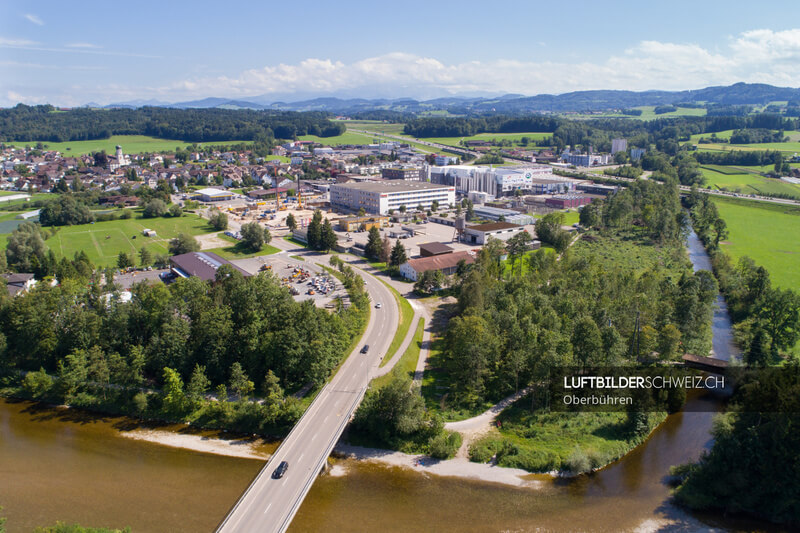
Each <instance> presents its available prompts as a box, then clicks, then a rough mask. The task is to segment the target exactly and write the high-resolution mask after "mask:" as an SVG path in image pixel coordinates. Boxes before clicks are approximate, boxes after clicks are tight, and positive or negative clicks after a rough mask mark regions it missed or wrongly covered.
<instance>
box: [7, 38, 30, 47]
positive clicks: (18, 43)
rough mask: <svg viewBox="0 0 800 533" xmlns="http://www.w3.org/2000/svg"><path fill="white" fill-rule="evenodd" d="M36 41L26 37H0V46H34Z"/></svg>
mask: <svg viewBox="0 0 800 533" xmlns="http://www.w3.org/2000/svg"><path fill="white" fill-rule="evenodd" d="M36 44H38V43H36V42H34V41H29V40H28V39H8V38H6V37H0V46H9V47H17V46H34V45H36Z"/></svg>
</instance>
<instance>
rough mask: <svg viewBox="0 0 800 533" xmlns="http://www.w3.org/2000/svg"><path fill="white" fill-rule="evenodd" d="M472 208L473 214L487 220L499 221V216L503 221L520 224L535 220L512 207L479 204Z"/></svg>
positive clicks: (531, 222) (530, 222)
mask: <svg viewBox="0 0 800 533" xmlns="http://www.w3.org/2000/svg"><path fill="white" fill-rule="evenodd" d="M472 210H473V211H474V212H475V216H477V217H479V218H487V219H489V220H496V221H498V222H499V221H500V218H501V217H502V219H503V222H510V223H512V224H519V225H521V226H524V225H526V224H533V223H534V222H536V219H534V218H533V217H532V216H530V215H526V214H524V213H520V212H519V211H514V210H513V209H503V208H501V207H489V206H485V205H480V206H475V207H473V209H472Z"/></svg>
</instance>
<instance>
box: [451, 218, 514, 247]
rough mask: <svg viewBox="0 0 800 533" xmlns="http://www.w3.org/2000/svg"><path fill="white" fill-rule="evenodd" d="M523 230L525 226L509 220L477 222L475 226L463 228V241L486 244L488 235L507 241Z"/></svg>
mask: <svg viewBox="0 0 800 533" xmlns="http://www.w3.org/2000/svg"><path fill="white" fill-rule="evenodd" d="M523 231H525V228H523V227H522V226H520V225H519V224H511V223H509V222H491V223H489V224H478V225H477V226H467V227H466V228H465V229H464V241H466V242H468V243H470V244H486V242H487V241H488V240H489V237H494V238H495V239H500V240H501V241H507V240H508V239H510V238H511V237H513V236H514V235H517V234H518V233H522V232H523Z"/></svg>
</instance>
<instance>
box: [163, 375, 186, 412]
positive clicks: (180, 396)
mask: <svg viewBox="0 0 800 533" xmlns="http://www.w3.org/2000/svg"><path fill="white" fill-rule="evenodd" d="M163 379H164V387H163V396H164V399H163V401H162V406H163V409H164V412H166V413H167V414H169V415H173V416H183V414H184V413H185V412H186V408H187V402H186V394H185V393H184V392H183V380H182V379H181V375H180V374H179V373H178V371H177V370H174V369H172V368H169V367H164V373H163Z"/></svg>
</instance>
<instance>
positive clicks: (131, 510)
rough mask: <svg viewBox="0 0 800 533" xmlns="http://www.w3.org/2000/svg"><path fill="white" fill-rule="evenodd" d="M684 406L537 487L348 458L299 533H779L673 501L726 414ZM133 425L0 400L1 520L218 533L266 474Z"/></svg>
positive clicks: (24, 527) (307, 510)
mask: <svg viewBox="0 0 800 533" xmlns="http://www.w3.org/2000/svg"><path fill="white" fill-rule="evenodd" d="M692 237H694V236H693V235H692V236H690V239H689V243H688V247H689V250H690V256H691V257H692V261H693V263H695V264H696V265H698V263H699V261H698V260H697V257H694V256H692V254H693V253H694V255H695V256H700V255H703V254H701V253H700V252H699V250H698V246H699V244H698V242H697V240H696V237H694V241H693V239H692ZM700 250H702V248H700ZM698 266H699V265H698ZM700 268H702V266H701V267H700ZM717 315H719V316H717ZM726 315H727V313H726V312H724V309H721V310H720V311H719V312H718V313H717V314H716V315H715V320H714V326H715V327H714V340H715V343H714V348H715V351H716V352H717V354H718V355H717V356H718V357H722V358H725V359H727V358H728V354H727V353H724V352H725V351H726V346H727V345H729V342H719V341H720V339H721V340H724V341H727V339H726V338H725V336H724V333H725V332H726V330H727V333H728V335H729V328H730V324H729V322H725V320H724V319H726V318H727V316H726ZM689 401H690V402H707V403H708V405H707V407H708V408H707V409H706V411H707V412H685V413H678V414H675V415H671V416H669V417H668V418H667V420H666V421H665V422H664V423H663V424H662V425H661V426H660V427H659V428H658V429H656V431H654V432H653V434H652V435H651V437H650V438H649V439H648V440H647V442H645V443H644V444H643V445H641V446H639V447H638V448H637V449H636V450H634V451H633V452H631V453H629V454H628V455H626V456H625V457H624V458H622V459H621V460H619V461H617V462H616V463H613V464H611V465H609V466H608V467H606V468H604V469H603V470H601V471H599V472H596V473H594V474H592V475H590V476H581V477H578V478H575V479H556V480H554V479H552V478H550V477H549V476H535V477H536V478H537V479H539V480H540V481H541V483H540V484H539V487H538V488H535V489H530V488H513V487H508V486H505V485H497V484H492V483H485V482H478V481H470V480H464V479H455V478H445V477H436V476H429V475H424V474H420V473H417V472H413V471H411V470H407V469H402V468H397V467H387V466H383V465H379V464H374V463H364V462H357V461H354V460H346V461H341V464H342V465H343V466H344V468H345V469H346V471H347V475H344V476H340V477H335V476H330V475H323V476H321V477H320V478H319V479H318V480H317V481H316V483H315V484H314V486H313V487H312V489H311V492H310V493H309V494H308V496H307V498H306V499H305V502H304V503H303V505H302V506H301V508H300V510H299V512H298V514H297V516H296V517H295V519H294V522H293V523H292V525H291V528H290V531H291V532H304V531H320V532H328V531H330V532H350V531H353V532H361V531H376V532H395V531H396V532H409V531H431V532H442V531H458V532H470V531H476V532H477V531H480V532H484V531H488V532H492V531H497V532H506V531H514V532H516V531H609V532H610V531H681V532H693V531H704V530H715V531H754V530H759V531H765V530H770V529H768V528H767V527H766V526H765V524H763V523H758V522H752V521H748V520H744V519H732V518H729V517H721V516H719V515H699V514H689V513H687V512H686V511H684V510H682V509H680V508H677V507H675V506H674V505H673V504H672V503H671V502H670V489H669V487H668V485H667V484H666V478H667V476H668V474H669V468H670V466H672V465H676V464H680V463H684V462H687V461H690V460H694V459H696V458H697V457H698V456H699V455H700V453H701V452H702V451H703V449H705V448H707V447H708V446H710V444H711V439H710V436H709V431H710V428H711V424H712V417H713V411H715V410H718V409H720V408H721V404H720V403H719V402H718V401H716V400H714V399H711V398H708V397H697V396H695V397H691V398H690V400H689ZM693 410H694V411H697V410H698V409H693ZM135 427H136V423H135V422H133V421H131V420H129V419H126V418H121V417H102V416H98V415H93V414H88V413H84V412H80V411H76V410H72V409H59V408H51V407H44V406H40V405H37V404H34V403H31V402H16V401H13V400H3V399H0V506H3V507H4V509H3V511H0V516H5V517H7V518H8V523H7V524H6V527H7V529H8V531H9V533H16V532H30V531H32V530H33V529H34V528H35V527H37V526H44V525H52V524H54V523H55V522H56V521H59V520H60V521H64V522H69V523H74V522H77V523H81V524H83V525H90V526H104V527H125V526H130V527H131V529H132V531H134V532H172V531H188V532H204V531H213V530H214V529H215V526H216V525H217V524H218V523H219V522H220V521H221V520H222V518H224V516H225V515H226V513H227V512H228V510H229V509H230V507H231V506H232V505H233V504H234V503H235V502H236V500H237V499H238V497H239V496H240V495H241V493H242V492H243V491H244V489H245V488H246V487H247V486H248V484H249V483H250V481H251V480H252V479H253V477H254V476H255V475H256V474H257V473H258V471H259V470H260V468H261V467H262V466H263V462H262V461H259V460H254V459H241V458H233V457H225V456H218V455H211V454H206V453H200V452H195V451H190V450H185V449H178V448H170V447H167V446H161V445H157V444H152V443H148V442H143V441H137V440H132V439H128V438H125V437H123V436H121V432H122V431H126V430H129V429H133V428H135ZM173 429H176V430H179V429H180V428H173ZM209 436H211V434H210V433H209ZM266 451H269V450H266ZM731 467H732V468H735V467H736V465H731ZM754 475H756V474H754Z"/></svg>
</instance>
